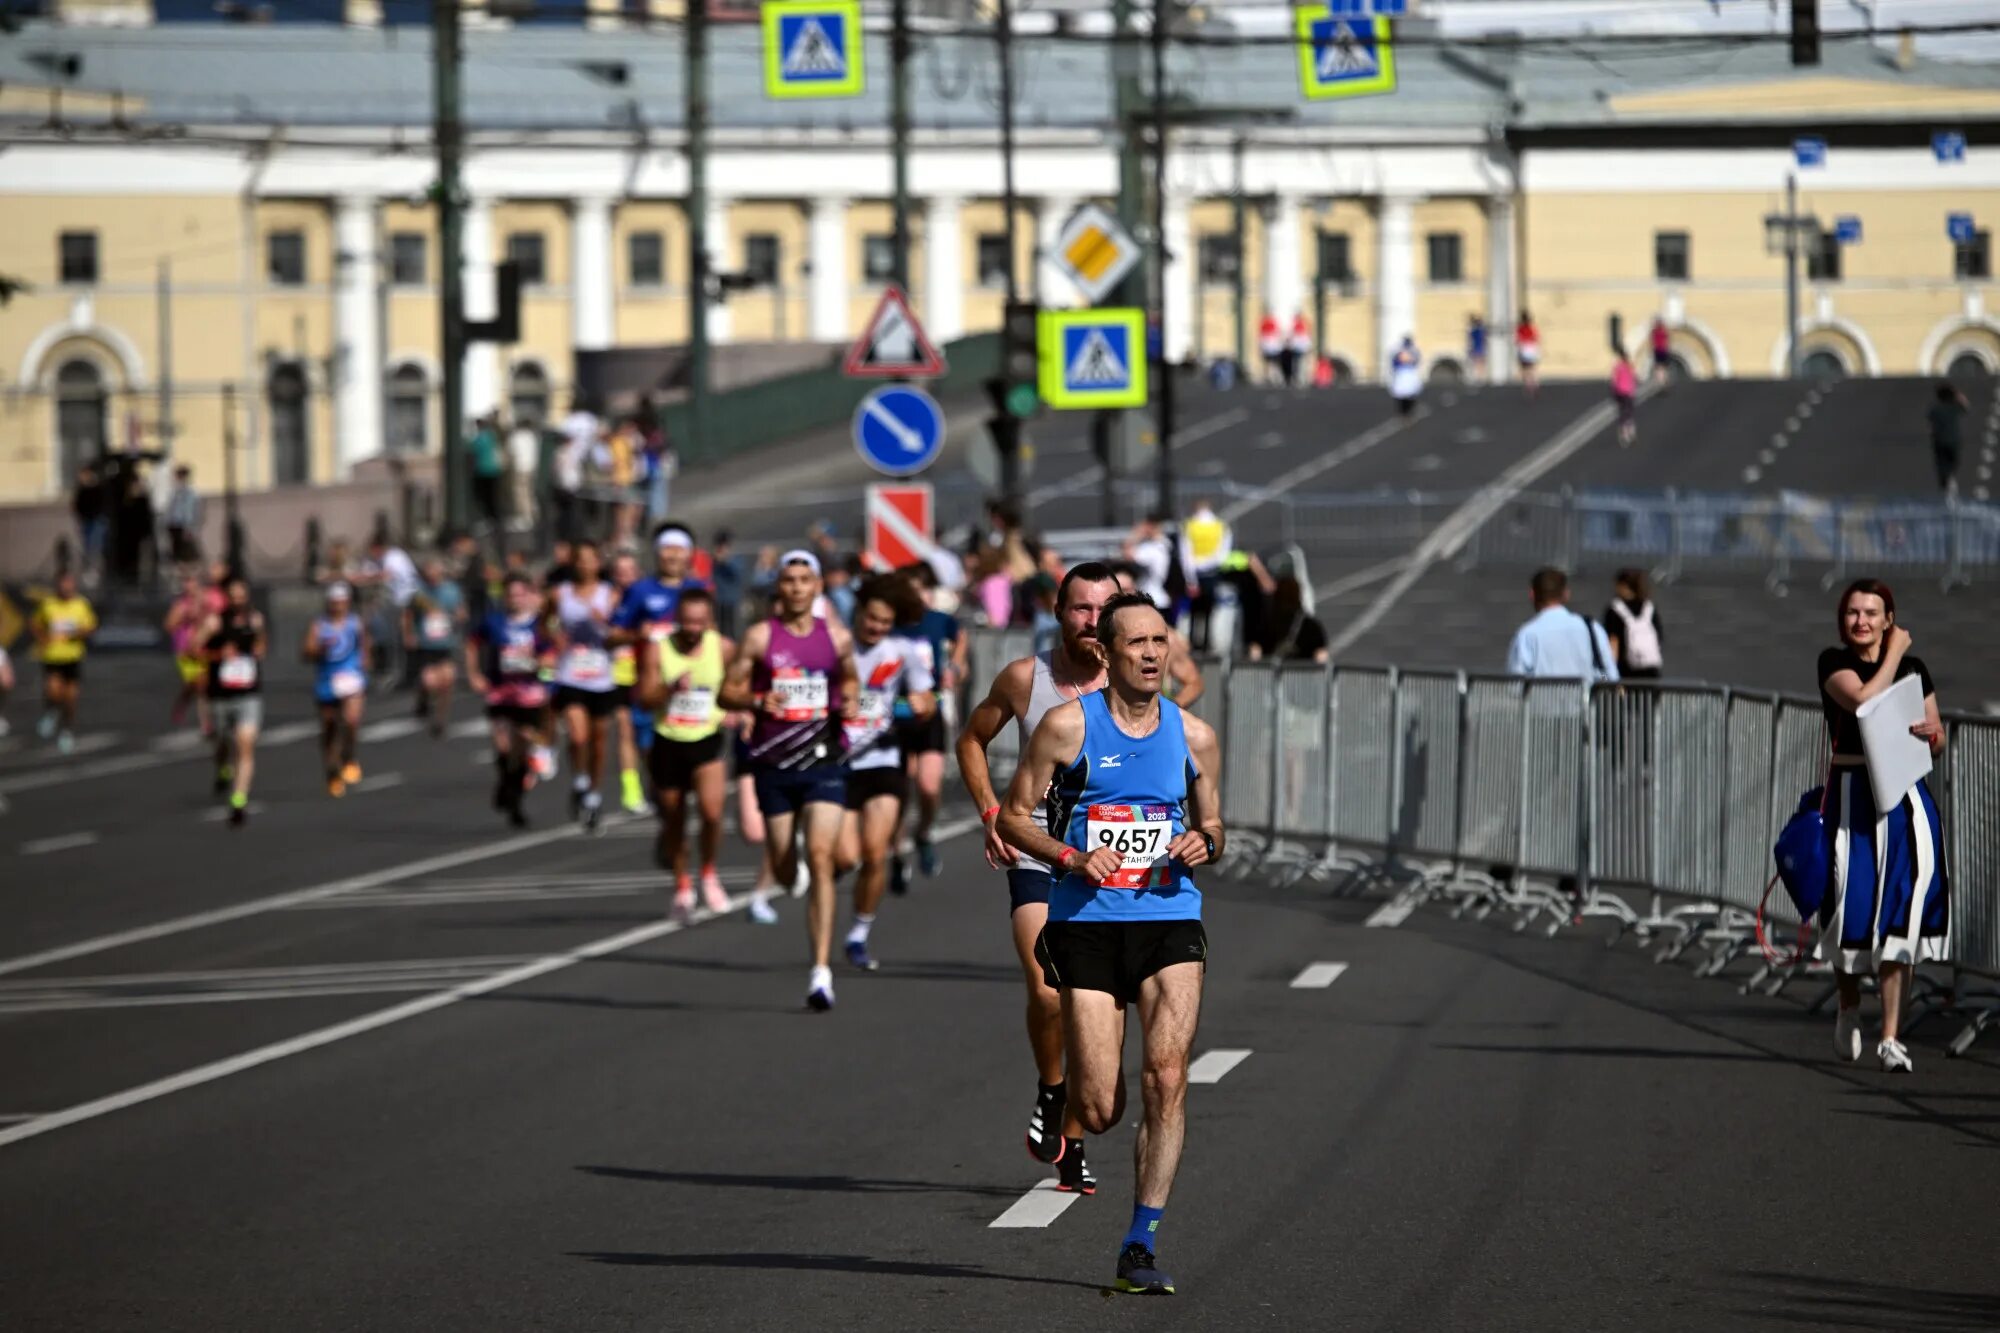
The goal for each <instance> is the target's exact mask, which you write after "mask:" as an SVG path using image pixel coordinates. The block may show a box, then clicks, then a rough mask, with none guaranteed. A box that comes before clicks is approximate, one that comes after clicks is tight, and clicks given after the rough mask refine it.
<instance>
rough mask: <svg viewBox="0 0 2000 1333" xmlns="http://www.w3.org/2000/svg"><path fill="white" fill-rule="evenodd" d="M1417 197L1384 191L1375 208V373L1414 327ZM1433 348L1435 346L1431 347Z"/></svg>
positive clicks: (1380, 371)
mask: <svg viewBox="0 0 2000 1333" xmlns="http://www.w3.org/2000/svg"><path fill="white" fill-rule="evenodd" d="M1415 206H1416V200H1415V199H1413V198H1411V197H1410V196H1409V195H1402V194H1390V195H1384V196H1382V198H1381V199H1380V200H1378V201H1377V205H1376V212H1375V373H1376V376H1377V378H1384V377H1386V376H1387V375H1388V371H1389V354H1390V352H1391V351H1393V350H1394V349H1395V348H1396V346H1397V345H1398V344H1400V343H1401V342H1402V341H1403V339H1404V337H1405V336H1406V335H1409V334H1413V333H1415V332H1416V331H1417V329H1416V325H1417V256H1416V242H1415V237H1414V235H1413V232H1412V226H1413V218H1412V214H1413V212H1414V210H1415ZM1432 350H1436V349H1432Z"/></svg>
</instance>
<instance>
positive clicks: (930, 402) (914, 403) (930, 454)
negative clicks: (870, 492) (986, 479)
mask: <svg viewBox="0 0 2000 1333" xmlns="http://www.w3.org/2000/svg"><path fill="white" fill-rule="evenodd" d="M854 447H855V448H856V449H858V450H860V452H861V456H862V457H863V458H865V459H867V460H868V466H870V467H872V468H874V469H875V470H876V471H877V472H884V473H887V474H888V475H889V476H892V477H907V476H909V475H910V474H911V473H913V472H922V471H923V470H924V469H925V468H927V467H929V466H930V465H931V464H932V463H933V462H935V461H937V456H938V452H939V451H940V450H941V449H943V448H944V411H943V409H941V408H940V407H938V405H937V401H936V400H935V399H933V398H932V397H931V396H930V395H929V394H927V393H925V392H924V391H923V390H922V389H918V388H913V387H911V386H910V385H907V384H885V385H883V386H882V387H881V388H879V389H876V390H874V391H873V392H872V393H870V394H869V395H868V396H867V397H866V398H863V399H862V400H861V406H860V407H858V408H856V409H854Z"/></svg>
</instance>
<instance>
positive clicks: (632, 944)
mask: <svg viewBox="0 0 2000 1333" xmlns="http://www.w3.org/2000/svg"><path fill="white" fill-rule="evenodd" d="M983 827H984V825H983V824H981V823H980V822H979V821H978V820H976V819H962V820H958V821H956V822H954V823H951V824H947V825H942V826H940V827H939V828H938V829H937V830H936V831H935V832H934V833H933V835H932V836H933V839H934V840H935V841H937V842H944V841H946V840H948V839H951V838H957V837H961V836H963V835H964V834H966V833H969V832H971V831H972V830H973V829H976V828H983ZM563 831H564V832H566V833H567V832H572V831H573V830H568V829H565V830H563ZM544 840H546V839H544ZM509 841H512V842H521V841H522V839H519V838H516V839H510V840H509ZM474 850H475V851H480V852H482V853H485V854H490V849H483V848H476V849H474ZM281 896H283V895H281ZM322 896H323V895H322ZM749 904H750V895H749V894H747V893H746V894H740V895H738V896H737V897H734V898H732V899H730V901H729V911H730V912H737V911H740V910H742V909H743V908H745V907H747V906H749ZM720 915H726V913H724V914H716V913H710V912H707V911H705V910H704V911H699V912H697V913H695V915H694V918H693V920H692V921H691V922H690V923H688V924H691V925H699V924H700V923H701V922H703V921H708V920H714V919H717V918H718V917H719V916H720ZM686 928H687V926H685V925H683V924H682V923H681V922H679V921H654V922H649V923H648V924H646V925H643V926H635V927H633V928H632V929H631V930H627V931H621V932H620V933H618V934H616V935H607V936H605V937H604V938H603V939H600V940H593V941H592V942H590V943H589V944H583V945H579V946H577V947H576V948H574V949H570V950H568V951H566V952H564V953H552V954H547V955H544V956H543V957H541V958H537V959H534V960H533V961H531V962H527V963H523V964H522V965H521V966H519V967H515V968H510V969H508V970H507V971H505V972H495V973H493V974H492V975H490V976H486V977H482V978H480V979H479V980H477V981H469V982H466V983H465V984H464V985H462V986H454V987H452V988H451V989H450V990H443V991H436V992H433V993H432V994H429V995H421V996H418V997H417V998H416V999H414V1000H407V1001H405V1002H404V1003H402V1004H397V1005H391V1006H390V1007H389V1008H387V1009H377V1010H376V1011H375V1012H373V1013H369V1014H363V1015H361V1016H360V1017H359V1018H351V1019H349V1020H347V1021H346V1022H345V1023H335V1024H333V1025H332V1026H330V1027H323V1028H319V1029H317V1030H315V1031H312V1032H307V1033H303V1034H301V1035H300V1036H297V1037H290V1038H287V1039H286V1040H284V1041H277V1042H272V1043H271V1044H269V1045H268V1046H260V1047H258V1048H257V1049H256V1050H253V1051H245V1052H243V1053H242V1054H241V1055H233V1056H230V1057H229V1058H227V1059H224V1060H216V1061H212V1062H211V1063H209V1064H205V1065H201V1066H199V1067H197V1068H194V1069H189V1070H185V1071H183V1072H182V1073H179V1074H172V1075H169V1076H168V1077H166V1078H160V1079H155V1080H153V1081H152V1082H151V1083H142V1084H140V1085H139V1086H138V1087H134V1088H127V1089H125V1090H124V1091H123V1092H114V1093H112V1094H110V1095H109V1096H106V1097H99V1098H97V1099H96V1100H94V1101H88V1102H82V1103H79V1104H78V1105H75V1106H71V1107H66V1108H64V1109H63V1110H60V1111H51V1112H49V1113H48V1114H46V1115H40V1116H36V1117H35V1118H34V1119H32V1120H26V1121H23V1122H21V1123H20V1124H17V1125H12V1126H9V1127H7V1128H5V1129H0V1148H4V1147H6V1146H7V1145H8V1144H11V1143H19V1142H21V1141H22V1140H23V1139H32V1138H35V1137H36V1136H38V1135H41V1134H47V1133H49V1132H50V1131H52V1130H58V1129H64V1128H67V1127H68V1126H70V1125H75V1124H80V1123H82V1122H83V1121H86V1120H95V1119H97V1118H98V1117H100V1116H106V1115H110V1114H111V1113H112V1112H114V1111H122V1110H125V1109H126V1108H128V1107H132V1106H138V1105H140V1104H141V1103H144V1102H150V1101H156V1100H158V1099H159V1098H161V1097H168V1096H171V1095H173V1094H174V1093H176V1092H183V1091H185V1090H187V1089H188V1088H198V1087H200V1086H201V1085H202V1084H204V1083H214V1082H216V1081H218V1080H220V1079H225V1078H228V1077H229V1076H230V1075H232V1074H240V1073H243V1072H244V1071H245V1070H249V1069H255V1068H257V1067H258V1066H259V1065H267V1064H270V1063H271V1062H272V1061H274V1060H283V1059H285V1058H286V1057H287V1056H293V1055H299V1054H301V1053H303V1052H305V1051H310V1050H315V1049H317V1048H319V1047H321V1046H330V1045H332V1044H333V1043H335V1042H337V1041H345V1040H346V1039H347V1038H349V1037H358V1036H360V1035H361V1034H363V1033H366V1032H373V1031H375V1030H377V1029H378V1028H385V1027H388V1026H390V1025H391V1024H393V1023H400V1022H402V1021H403V1020H404V1019H408V1018H416V1017H419V1016H420V1015H423V1014H428V1013H431V1012H432V1011H434V1010H437V1009H443V1008H445V1007H446V1006H447V1005H453V1004H457V1003H458V1002H459V1001H460V1000H469V999H472V998H474V997H475V996H480V995H489V994H491V993H493V992H494V991H498V990H505V989H506V988H508V987H509V986H518V985H520V984H521V983H522V982H524V981H532V980H534V979H535V978H536V977H542V976H547V975H548V974H549V973H551V972H560V971H562V970H563V969H565V968H569V967H574V966H576V965H577V964H578V963H585V962H590V961H592V960H593V959H598V958H605V957H608V956H610V955H611V954H615V953H621V952H623V951H624V950H626V949H632V948H637V947H638V946H639V945H641V944H646V943H649V942H650V941H653V940H656V939H659V938H661V937H662V936H666V935H673V934H677V933H678V932H680V931H682V930H685V929H686ZM1243 1054H1244V1055H1248V1054H1249V1052H1248V1051H1245V1052H1243ZM1204 1058H1206V1057H1204ZM1239 1058H1240V1057H1239ZM1234 1063H1235V1062H1234V1061H1231V1064H1232V1065H1233V1064H1234Z"/></svg>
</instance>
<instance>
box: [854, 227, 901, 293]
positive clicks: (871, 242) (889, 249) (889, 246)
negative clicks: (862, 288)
mask: <svg viewBox="0 0 2000 1333" xmlns="http://www.w3.org/2000/svg"><path fill="white" fill-rule="evenodd" d="M861 280H862V281H863V282H869V283H875V284H877V285H880V284H882V283H885V282H894V281H895V280H896V238H895V237H893V236H891V235H889V234H888V233H887V232H882V231H877V232H870V233H869V234H868V235H866V236H863V237H862V238H861Z"/></svg>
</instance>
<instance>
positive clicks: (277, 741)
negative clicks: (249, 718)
mask: <svg viewBox="0 0 2000 1333" xmlns="http://www.w3.org/2000/svg"><path fill="white" fill-rule="evenodd" d="M318 735H319V723H317V722H286V723H282V724H280V725H278V726H275V727H272V728H271V729H270V730H268V731H265V732H261V733H259V734H258V736H257V748H258V749H260V750H261V749H263V748H264V747H265V746H267V745H290V744H292V743H293V742H295V741H302V740H304V739H306V738H307V737H308V736H318Z"/></svg>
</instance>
